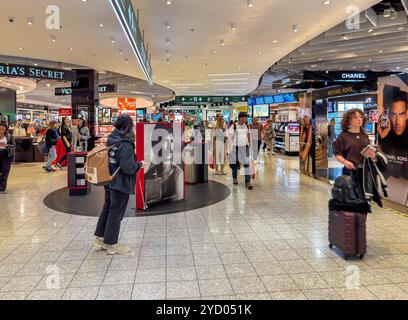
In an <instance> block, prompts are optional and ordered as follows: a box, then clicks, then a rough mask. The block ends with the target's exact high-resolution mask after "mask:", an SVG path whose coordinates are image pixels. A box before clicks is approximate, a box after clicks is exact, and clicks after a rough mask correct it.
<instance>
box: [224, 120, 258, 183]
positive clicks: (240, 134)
mask: <svg viewBox="0 0 408 320" xmlns="http://www.w3.org/2000/svg"><path fill="white" fill-rule="evenodd" d="M247 118H248V115H247V114H246V113H245V112H241V113H240V114H239V115H238V121H237V122H236V123H235V124H234V125H233V126H232V127H231V128H230V130H229V135H230V141H231V147H230V152H229V159H228V161H229V164H230V168H231V170H232V178H233V183H234V185H237V184H238V170H239V169H240V166H241V165H243V166H244V170H245V187H246V188H247V189H248V190H253V189H254V187H253V186H252V184H251V168H250V147H251V145H250V144H251V137H250V131H249V128H248V125H247V124H246V121H247Z"/></svg>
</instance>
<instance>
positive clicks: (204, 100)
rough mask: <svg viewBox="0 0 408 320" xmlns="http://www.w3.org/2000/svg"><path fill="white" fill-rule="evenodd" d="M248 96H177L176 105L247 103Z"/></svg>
mask: <svg viewBox="0 0 408 320" xmlns="http://www.w3.org/2000/svg"><path fill="white" fill-rule="evenodd" d="M247 101H248V96H178V97H176V104H211V103H237V102H247Z"/></svg>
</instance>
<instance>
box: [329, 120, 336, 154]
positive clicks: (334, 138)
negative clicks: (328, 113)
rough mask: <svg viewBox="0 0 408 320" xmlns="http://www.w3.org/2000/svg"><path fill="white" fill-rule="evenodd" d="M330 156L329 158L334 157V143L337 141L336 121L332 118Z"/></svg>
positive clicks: (330, 124) (330, 125)
mask: <svg viewBox="0 0 408 320" xmlns="http://www.w3.org/2000/svg"><path fill="white" fill-rule="evenodd" d="M328 138H329V141H328V144H329V145H328V155H329V158H331V157H333V142H334V141H336V119H335V118H332V119H331V120H330V123H329V125H328Z"/></svg>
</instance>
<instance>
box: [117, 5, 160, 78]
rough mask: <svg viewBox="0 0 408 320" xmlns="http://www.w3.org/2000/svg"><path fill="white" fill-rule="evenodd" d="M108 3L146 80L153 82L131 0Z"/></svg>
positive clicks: (147, 54) (147, 55)
mask: <svg viewBox="0 0 408 320" xmlns="http://www.w3.org/2000/svg"><path fill="white" fill-rule="evenodd" d="M110 3H111V5H112V7H113V10H114V11H115V13H116V15H117V17H118V20H119V22H120V24H121V25H122V28H123V31H124V32H125V34H126V37H127V39H128V40H129V43H130V45H131V47H132V50H133V52H134V53H135V56H136V58H137V60H138V61H139V64H140V66H141V67H142V70H143V73H144V74H145V76H146V79H147V81H148V82H149V83H150V84H153V80H152V78H153V71H152V67H151V65H150V59H149V53H148V52H147V50H146V47H145V43H144V38H143V35H142V32H141V30H140V27H139V21H138V17H137V15H136V13H135V10H134V9H133V5H132V1H130V0H110Z"/></svg>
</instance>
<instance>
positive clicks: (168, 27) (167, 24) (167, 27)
mask: <svg viewBox="0 0 408 320" xmlns="http://www.w3.org/2000/svg"><path fill="white" fill-rule="evenodd" d="M164 25H165V26H166V29H170V24H169V22H168V21H166V22H165V23H164Z"/></svg>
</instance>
